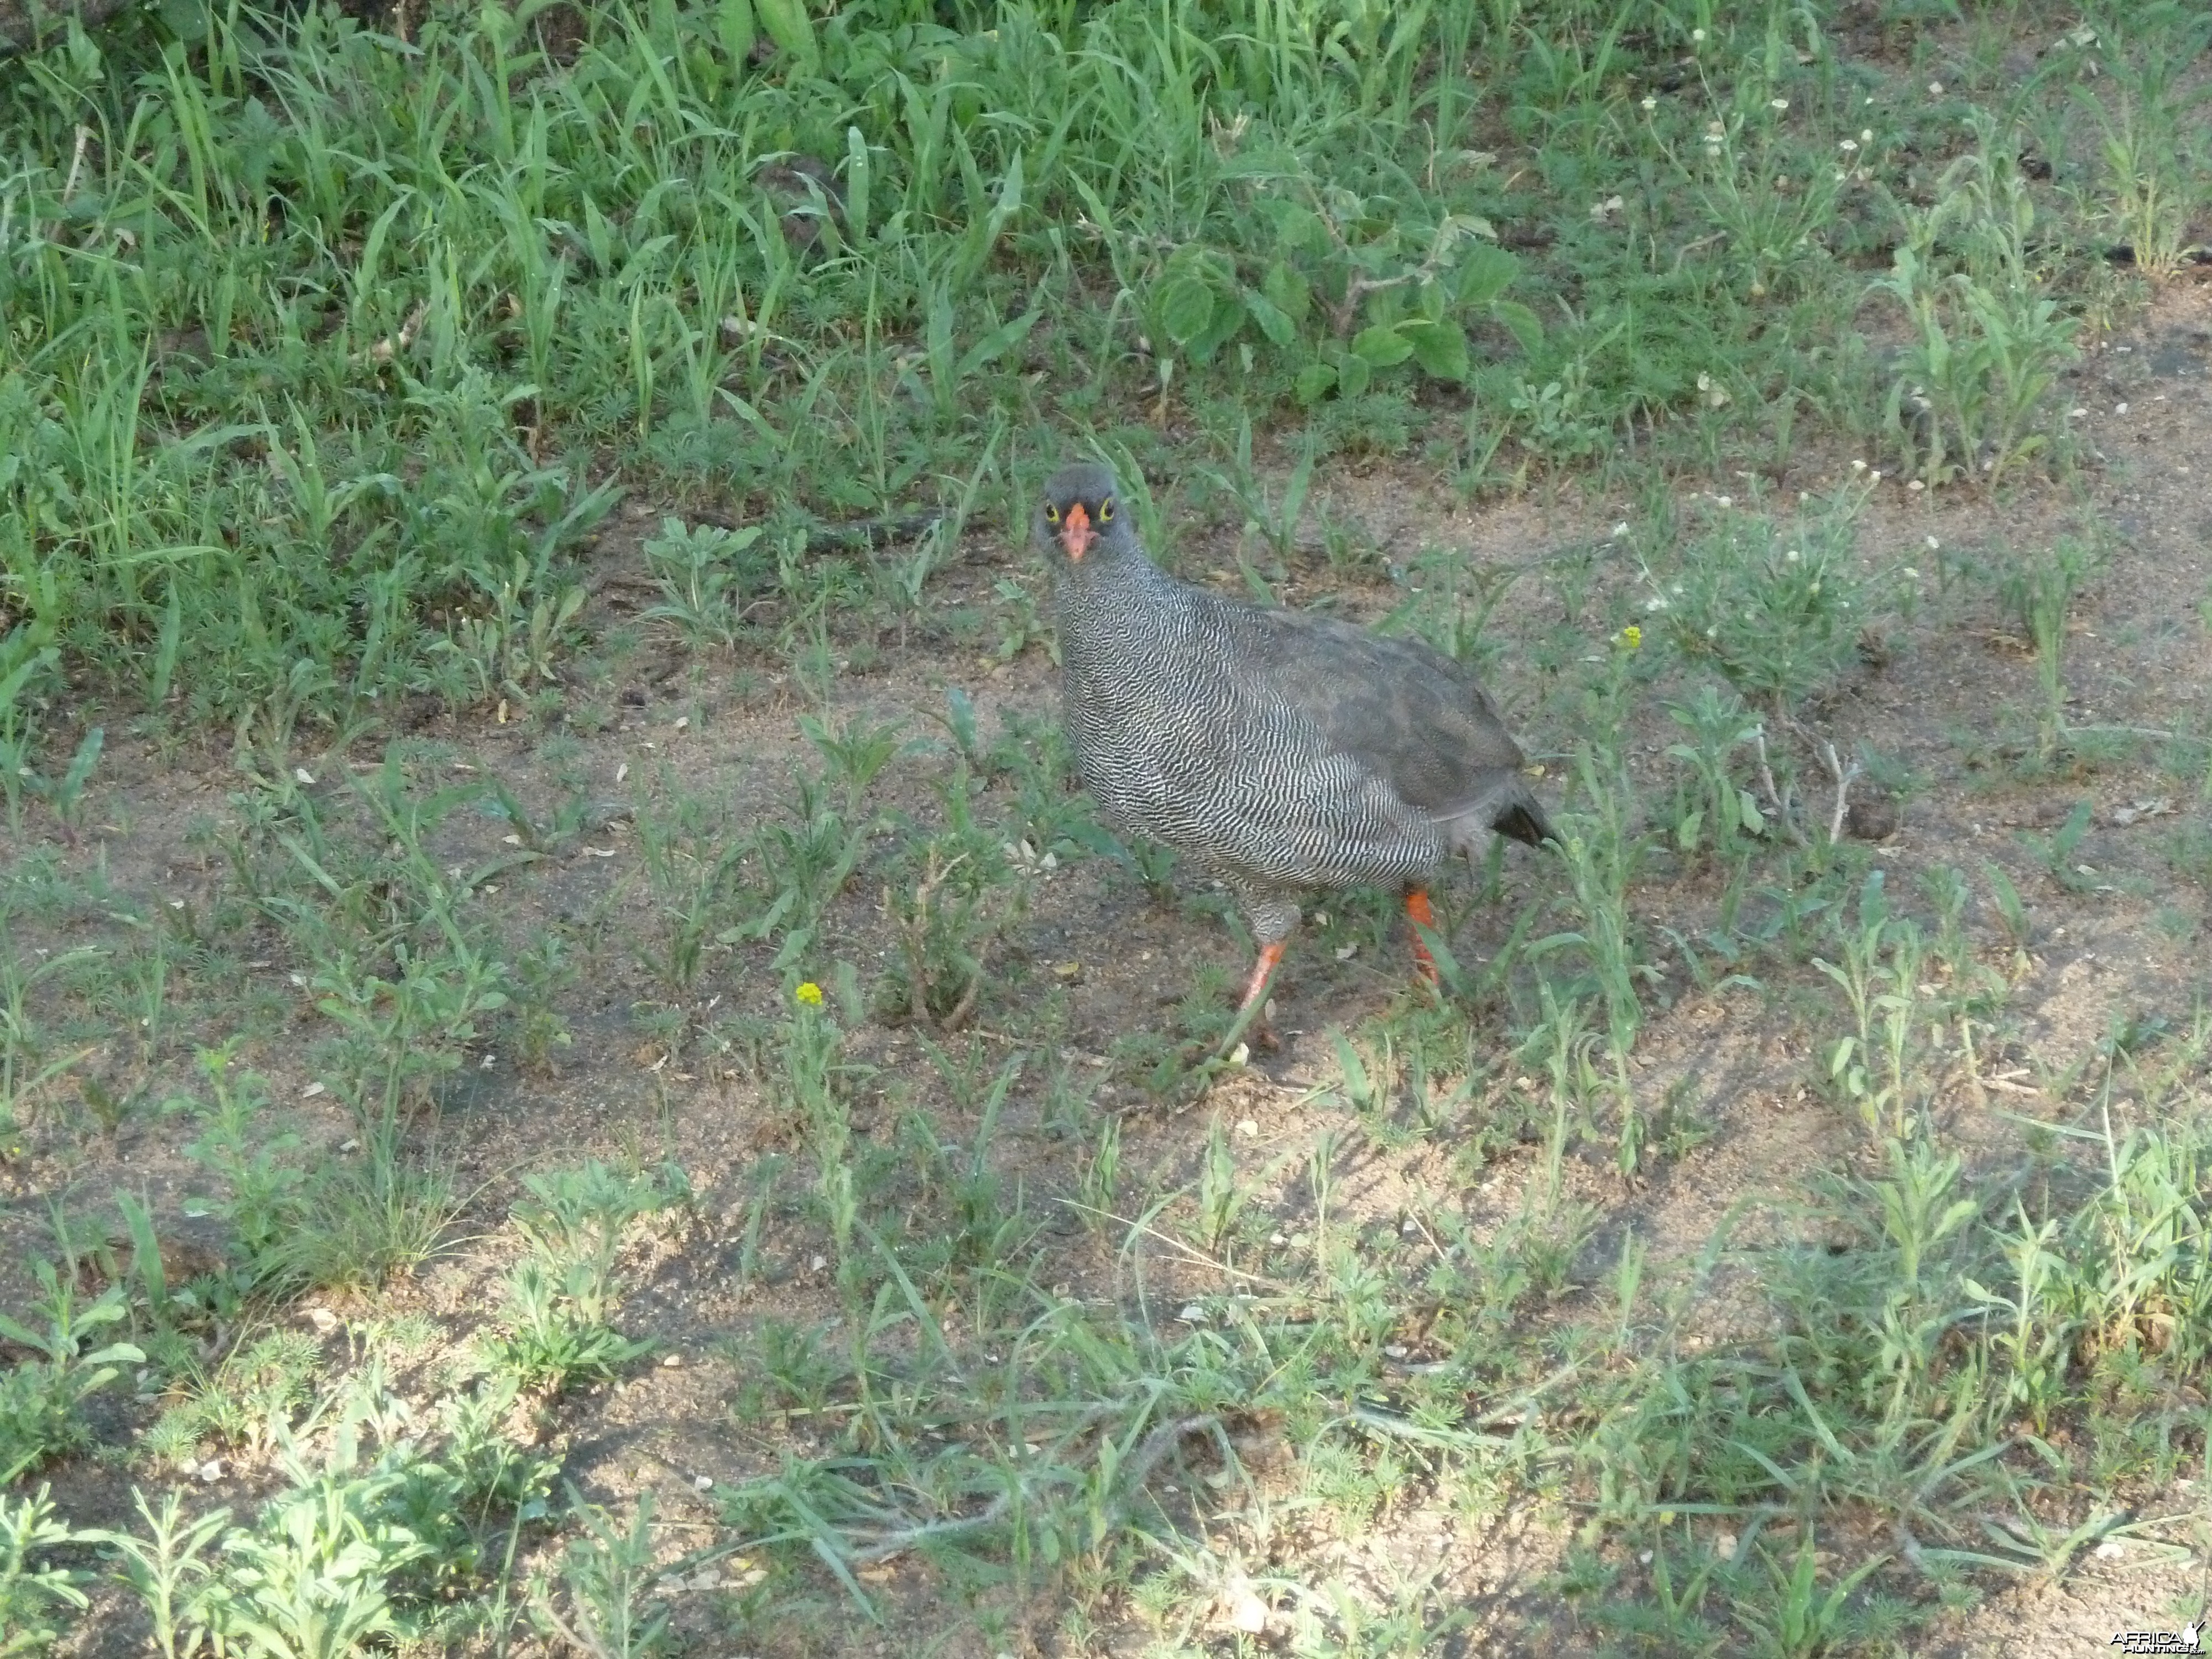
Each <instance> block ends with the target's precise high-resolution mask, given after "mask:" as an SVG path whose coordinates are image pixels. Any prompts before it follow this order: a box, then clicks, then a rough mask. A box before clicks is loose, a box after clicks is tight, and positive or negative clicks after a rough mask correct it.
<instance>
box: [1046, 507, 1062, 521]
mask: <svg viewBox="0 0 2212 1659" xmlns="http://www.w3.org/2000/svg"><path fill="white" fill-rule="evenodd" d="M1044 521H1045V522H1046V523H1047V524H1058V523H1059V522H1060V509H1059V508H1058V507H1047V508H1045V510H1044Z"/></svg>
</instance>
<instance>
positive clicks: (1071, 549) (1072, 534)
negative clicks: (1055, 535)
mask: <svg viewBox="0 0 2212 1659" xmlns="http://www.w3.org/2000/svg"><path fill="white" fill-rule="evenodd" d="M1097 539H1098V532H1096V531H1094V530H1093V529H1091V515H1090V514H1089V513H1086V512H1085V511H1084V510H1083V503H1082V502H1081V501H1076V502H1073V503H1072V504H1071V505H1070V506H1069V507H1068V509H1067V517H1066V519H1065V520H1063V521H1062V522H1061V524H1060V545H1061V546H1062V547H1064V548H1066V550H1067V556H1068V557H1069V558H1071V559H1073V560H1075V561H1076V562H1081V561H1082V558H1083V556H1084V555H1085V553H1088V552H1089V551H1090V550H1091V543H1093V542H1095V541H1097Z"/></svg>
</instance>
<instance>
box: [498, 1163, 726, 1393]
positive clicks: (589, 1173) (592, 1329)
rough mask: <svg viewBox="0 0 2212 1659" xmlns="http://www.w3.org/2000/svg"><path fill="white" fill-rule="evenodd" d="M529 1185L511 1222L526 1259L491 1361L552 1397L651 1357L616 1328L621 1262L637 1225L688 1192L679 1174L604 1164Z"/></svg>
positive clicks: (514, 1279)
mask: <svg viewBox="0 0 2212 1659" xmlns="http://www.w3.org/2000/svg"><path fill="white" fill-rule="evenodd" d="M524 1184H525V1186H526V1188H528V1190H529V1194H530V1196H529V1198H528V1199H527V1200H525V1201H524V1202H522V1203H520V1204H518V1205H517V1206H515V1209H514V1225H515V1228H516V1230H517V1231H519V1232H520V1233H521V1235H522V1237H523V1239H524V1241H525V1243H526V1244H527V1245H528V1247H529V1253H528V1254H527V1255H526V1256H525V1257H524V1258H523V1259H522V1260H521V1261H519V1262H517V1263H516V1264H515V1267H514V1268H513V1272H512V1273H509V1274H508V1276H507V1309H506V1310H505V1313H504V1315H503V1316H502V1321H501V1323H502V1326H503V1328H502V1329H501V1331H500V1332H498V1333H497V1334H495V1335H493V1336H492V1337H490V1338H489V1340H487V1341H486V1343H485V1353H486V1357H487V1358H489V1360H490V1361H491V1363H492V1364H494V1365H495V1366H496V1367H498V1368H499V1370H500V1371H501V1373H502V1374H504V1375H505V1376H508V1377H510V1378H512V1379H513V1381H514V1382H515V1383H517V1384H519V1385H520V1387H523V1388H526V1389H532V1390H535V1391H537V1392H538V1393H541V1394H543V1395H546V1396H548V1397H550V1396H553V1395H559V1394H560V1393H562V1391H563V1390H564V1389H568V1387H569V1386H570V1385H571V1384H573V1383H576V1382H579V1381H596V1380H599V1379H600V1378H604V1377H608V1376H613V1375H614V1374H615V1373H616V1372H617V1371H618V1370H620V1369H621V1368H622V1367H623V1366H624V1365H627V1364H629V1363H630V1362H631V1361H632V1360H634V1359H635V1358H638V1357H639V1356H641V1355H642V1354H644V1353H646V1352H649V1351H650V1349H651V1347H652V1344H651V1343H649V1342H640V1341H634V1340H631V1339H629V1338H627V1337H624V1336H623V1335H622V1334H621V1333H620V1332H618V1331H617V1330H616V1329H615V1328H614V1327H613V1325H612V1323H611V1320H612V1317H613V1314H614V1310H615V1307H616V1304H617V1300H618V1299H619V1286H618V1285H617V1280H616V1278H615V1263H616V1258H617V1254H618V1252H619V1251H620V1249H621V1247H622V1243H623V1237H624V1235H625V1233H626V1232H627V1231H628V1229H629V1226H630V1225H631V1224H632V1223H633V1222H635V1221H637V1220H639V1219H640V1218H642V1217H645V1216H648V1215H652V1214H654V1213H657V1212H659V1211H661V1210H665V1209H666V1208H667V1207H668V1206H670V1205H671V1204H673V1203H676V1202H678V1200H679V1199H680V1198H681V1196H682V1195H683V1194H684V1193H685V1192H686V1191H687V1190H688V1187H687V1184H686V1182H684V1178H683V1175H682V1172H681V1171H680V1170H674V1169H672V1168H671V1170H666V1171H663V1172H661V1173H659V1174H658V1175H656V1174H652V1173H645V1172H641V1173H639V1174H636V1175H634V1176H620V1175H617V1174H616V1173H615V1172H614V1171H613V1170H610V1169H609V1168H608V1167H607V1166H606V1165H605V1164H601V1163H600V1162H599V1161H598V1160H597V1159H593V1160H592V1161H591V1162H590V1163H587V1164H585V1165H584V1166H583V1167H582V1168H581V1169H580V1170H560V1171H556V1172H555V1173H552V1174H549V1175H536V1176H528V1177H526V1180H525V1182H524Z"/></svg>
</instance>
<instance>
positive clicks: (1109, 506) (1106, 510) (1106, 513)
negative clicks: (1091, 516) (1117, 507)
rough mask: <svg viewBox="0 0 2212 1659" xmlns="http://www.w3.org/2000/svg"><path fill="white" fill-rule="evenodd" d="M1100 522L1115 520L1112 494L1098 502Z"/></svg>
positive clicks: (1109, 522)
mask: <svg viewBox="0 0 2212 1659" xmlns="http://www.w3.org/2000/svg"><path fill="white" fill-rule="evenodd" d="M1098 522H1099V523H1101V524H1111V523H1113V522H1114V498H1113V497H1112V496H1110V495H1109V496H1108V497H1107V498H1106V499H1105V500H1104V501H1101V502H1099V503H1098Z"/></svg>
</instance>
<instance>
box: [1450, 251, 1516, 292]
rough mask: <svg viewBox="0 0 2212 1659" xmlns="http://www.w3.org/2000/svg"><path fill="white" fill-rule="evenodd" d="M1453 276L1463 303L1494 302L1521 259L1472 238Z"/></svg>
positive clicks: (1511, 280) (1454, 286)
mask: <svg viewBox="0 0 2212 1659" xmlns="http://www.w3.org/2000/svg"><path fill="white" fill-rule="evenodd" d="M1465 246H1466V249H1467V251H1466V252H1464V253H1462V255H1461V256H1460V261H1459V269H1458V270H1456V271H1455V272H1454V273H1453V275H1452V276H1451V279H1450V280H1451V285H1452V289H1453V291H1454V292H1455V293H1456V294H1457V295H1458V296H1459V301H1460V303H1461V304H1462V305H1464V306H1491V305H1495V304H1496V303H1497V302H1498V300H1499V298H1500V297H1502V296H1503V295H1504V292H1505V290H1506V289H1508V288H1509V287H1510V286H1511V285H1512V283H1513V278H1514V276H1516V274H1517V273H1518V272H1519V270H1520V269H1521V262H1520V261H1519V260H1517V259H1516V258H1514V257H1513V256H1512V255H1511V254H1510V253H1508V252H1506V251H1505V250H1504V248H1502V247H1498V246H1494V245H1492V243H1489V242H1469V243H1467V244H1466V245H1465Z"/></svg>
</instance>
